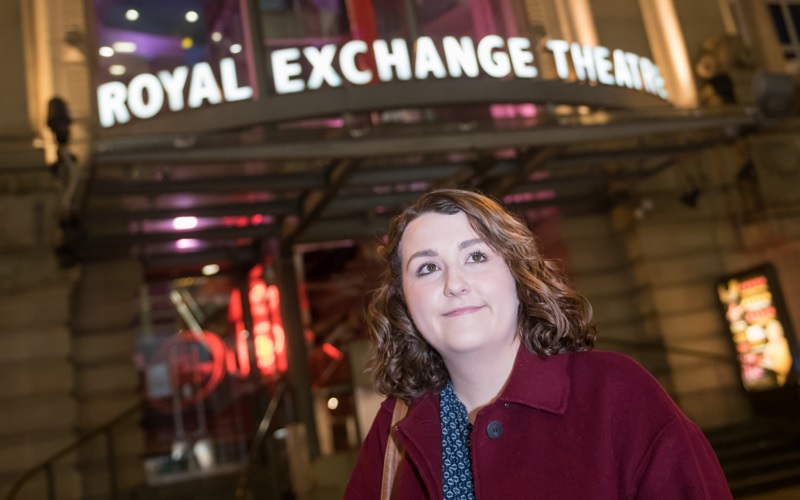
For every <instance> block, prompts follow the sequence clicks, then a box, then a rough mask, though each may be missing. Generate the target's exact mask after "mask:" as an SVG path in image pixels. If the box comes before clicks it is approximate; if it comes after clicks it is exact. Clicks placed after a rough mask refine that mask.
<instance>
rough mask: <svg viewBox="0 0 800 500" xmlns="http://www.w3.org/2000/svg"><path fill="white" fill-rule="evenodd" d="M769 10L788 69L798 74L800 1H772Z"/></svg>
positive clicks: (799, 68)
mask: <svg viewBox="0 0 800 500" xmlns="http://www.w3.org/2000/svg"><path fill="white" fill-rule="evenodd" d="M767 8H768V9H769V13H770V17H771V18H772V25H773V27H774V28H775V34H777V35H778V41H779V42H780V44H781V46H782V48H783V57H784V59H786V69H787V70H788V71H791V72H793V73H796V72H798V70H800V65H798V61H799V60H800V1H791V0H780V1H770V2H767Z"/></svg>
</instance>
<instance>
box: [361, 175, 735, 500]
mask: <svg viewBox="0 0 800 500" xmlns="http://www.w3.org/2000/svg"><path fill="white" fill-rule="evenodd" d="M380 251H381V254H382V256H383V258H384V259H385V260H386V261H387V264H388V270H387V272H386V274H385V276H384V279H383V283H382V285H381V286H380V288H379V289H378V291H377V293H376V295H375V297H374V300H373V302H372V304H371V305H370V308H369V312H368V328H369V332H370V335H371V337H372V340H373V342H374V352H373V354H372V357H371V358H370V359H369V360H368V364H367V368H368V370H370V371H371V373H372V375H373V377H374V380H375V386H376V388H377V390H378V391H379V392H380V393H382V394H384V395H386V396H387V397H388V399H387V400H386V401H385V402H384V403H383V404H382V406H381V409H380V411H379V412H378V415H377V416H376V418H375V421H374V423H373V425H372V428H371V430H370V432H369V434H368V436H367V437H366V439H365V441H364V443H363V446H362V449H361V453H360V455H359V458H358V460H357V463H356V466H355V469H354V470H353V473H352V476H351V478H350V481H349V483H348V486H347V490H346V493H345V498H346V499H377V498H380V488H381V477H382V469H383V461H384V452H385V450H386V446H387V441H388V439H389V438H390V429H389V428H390V423H391V420H392V412H393V409H394V406H395V402H396V401H397V400H402V401H404V402H406V403H408V405H409V409H408V414H407V415H406V416H405V418H403V419H402V420H400V421H399V423H397V424H396V425H394V426H393V427H392V429H391V439H392V440H393V442H394V443H396V445H397V447H398V449H399V450H402V453H403V454H402V460H401V461H400V464H399V467H398V469H397V473H396V477H395V478H394V482H393V486H392V493H393V494H392V498H399V499H418V498H459V499H461V498H478V499H485V498H498V499H509V498H510V499H516V498H526V499H527V498H557V499H570V498H575V499H578V498H579V499H588V498H598V499H612V498H613V499H623V498H646V499H659V498H670V499H678V498H679V499H690V498H708V499H712V498H713V499H715V500H716V499H720V498H731V494H730V490H729V489H728V486H727V484H726V482H725V478H724V476H723V474H722V470H721V468H720V466H719V462H718V461H717V459H716V456H715V455H714V452H713V450H712V449H711V447H710V446H709V444H708V442H707V441H706V439H705V437H704V436H703V435H702V433H701V432H700V430H699V429H698V428H697V427H696V426H695V425H694V424H693V423H692V422H690V421H689V420H688V418H687V417H686V416H685V415H683V413H682V412H681V411H680V410H679V409H678V407H677V406H676V405H675V404H674V403H673V401H672V400H671V399H670V397H669V396H668V395H667V394H666V392H665V391H664V390H663V389H662V388H661V386H660V385H659V384H658V383H657V382H656V380H655V379H654V378H653V377H652V376H651V375H650V374H649V373H648V372H646V371H645V370H644V369H643V368H642V367H641V366H639V365H638V364H636V363H635V362H634V361H632V360H631V359H629V358H627V357H625V356H622V355H620V354H615V353H604V352H591V349H592V346H593V345H594V338H595V332H594V328H593V327H592V326H591V325H590V324H589V321H590V319H591V307H590V305H589V304H588V302H587V301H586V299H585V298H583V297H582V296H581V295H579V294H578V293H577V292H575V291H574V290H573V288H572V287H571V286H570V285H569V284H568V282H567V280H566V279H565V278H564V277H563V276H561V274H560V273H559V271H558V269H557V268H556V267H555V266H554V265H553V264H552V263H550V262H548V261H547V260H545V259H544V258H543V257H542V256H541V254H540V253H539V250H538V249H537V246H536V244H535V241H534V238H533V235H532V234H531V232H530V230H529V229H528V228H527V227H526V225H525V224H524V223H523V222H522V221H520V220H519V219H517V218H516V217H514V216H512V215H511V214H509V213H508V212H507V211H505V210H504V209H503V208H502V207H501V206H500V205H499V204H497V203H496V202H494V201H492V200H491V199H489V198H487V197H485V196H482V195H480V194H477V193H474V192H470V191H461V190H440V191H434V192H431V193H428V194H426V195H423V196H422V197H421V198H420V199H419V200H418V201H417V202H416V203H415V204H414V205H413V206H411V207H409V208H408V209H406V210H405V211H404V212H403V213H401V214H400V215H399V216H397V217H396V218H395V219H394V220H393V221H392V224H391V227H390V230H389V237H388V242H387V244H386V246H385V247H383V248H381V249H380Z"/></svg>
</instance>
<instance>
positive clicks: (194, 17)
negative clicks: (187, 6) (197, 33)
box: [186, 10, 200, 23]
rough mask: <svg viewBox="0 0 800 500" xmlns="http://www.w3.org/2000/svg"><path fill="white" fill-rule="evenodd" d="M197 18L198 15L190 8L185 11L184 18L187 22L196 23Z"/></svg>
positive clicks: (198, 17)
mask: <svg viewBox="0 0 800 500" xmlns="http://www.w3.org/2000/svg"><path fill="white" fill-rule="evenodd" d="M198 19H200V15H199V14H198V13H197V12H195V11H193V10H190V11H188V12H187V13H186V20H187V21H188V22H190V23H196V22H197V20H198Z"/></svg>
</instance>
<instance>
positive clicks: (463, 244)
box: [458, 238, 483, 250]
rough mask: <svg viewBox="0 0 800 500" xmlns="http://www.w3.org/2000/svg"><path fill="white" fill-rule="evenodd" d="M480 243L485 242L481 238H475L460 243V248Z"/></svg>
mask: <svg viewBox="0 0 800 500" xmlns="http://www.w3.org/2000/svg"><path fill="white" fill-rule="evenodd" d="M478 243H483V240H482V239H480V238H473V239H471V240H467V241H462V242H461V243H459V245H458V249H459V250H464V249H465V248H468V247H471V246H472V245H477V244H478Z"/></svg>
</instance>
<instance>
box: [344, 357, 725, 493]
mask: <svg viewBox="0 0 800 500" xmlns="http://www.w3.org/2000/svg"><path fill="white" fill-rule="evenodd" d="M393 408H394V400H387V401H385V402H384V403H383V404H382V405H381V409H380V410H379V411H378V415H377V416H376V417H375V421H374V422H373V425H372V428H371V429H370V431H369V434H368V435H367V437H366V440H365V441H364V443H363V445H362V448H361V452H360V454H359V457H358V460H357V462H356V465H355V468H354V470H353V473H352V475H351V477H350V481H349V482H348V484H347V489H346V491H345V495H344V498H345V499H347V500H355V499H362V500H373V499H379V498H380V484H381V473H382V468H383V455H384V450H385V449H386V440H387V436H388V433H389V424H390V423H391V418H392V410H393ZM394 435H395V436H397V439H398V441H399V443H401V446H402V447H404V448H405V455H404V458H403V461H402V462H401V464H400V467H399V470H398V472H397V476H396V480H395V489H394V495H393V498H397V499H403V500H405V499H422V498H428V499H441V498H442V444H441V443H442V432H441V426H440V421H439V395H438V394H431V395H428V396H424V397H421V398H419V399H417V400H415V401H414V402H413V404H412V405H411V407H410V409H409V412H408V415H407V416H406V418H405V419H404V420H402V421H401V422H400V423H399V424H398V425H397V426H395V428H394ZM471 446H472V467H473V477H474V482H475V498H476V499H477V500H481V499H494V498H497V499H519V498H521V499H535V498H547V499H581V500H585V499H592V498H597V499H603V500H608V499H628V498H639V499H648V500H652V499H681V500H686V499H699V498H703V499H714V500H719V499H729V498H732V497H731V493H730V490H729V488H728V485H727V483H726V481H725V477H724V476H723V474H722V469H721V468H720V465H719V462H718V460H717V457H716V455H714V451H713V450H712V449H711V446H710V445H709V444H708V441H707V440H706V438H705V436H703V434H702V433H701V432H700V430H699V429H698V428H697V426H696V425H694V424H693V423H692V422H691V421H690V420H689V419H688V418H687V417H686V416H685V415H684V414H683V413H682V412H681V410H680V409H679V408H678V407H677V405H675V403H674V402H673V401H672V399H670V397H669V395H668V394H667V393H666V392H665V391H664V389H663V388H662V387H661V386H660V385H659V384H658V382H657V381H656V380H655V379H654V378H653V377H652V376H651V375H650V374H649V373H648V372H647V371H646V370H645V369H644V368H642V367H641V366H640V365H639V364H637V363H636V362H635V361H633V360H632V359H630V358H628V357H626V356H623V355H621V354H617V353H611V352H598V351H593V352H584V353H574V354H560V355H555V356H550V357H546V358H540V357H538V356H535V355H533V354H531V353H530V352H529V351H528V350H527V349H525V348H524V347H521V348H520V352H519V354H518V355H517V359H516V361H515V365H514V369H513V371H512V373H511V377H510V379H509V382H508V384H507V385H506V388H505V389H504V390H503V392H502V394H501V395H500V397H499V398H497V401H495V402H494V403H492V404H490V405H488V406H486V407H484V408H482V409H481V410H480V411H479V412H478V414H477V416H476V418H475V423H474V428H473V431H472V443H471Z"/></svg>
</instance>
